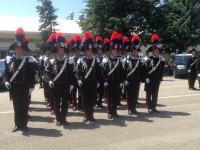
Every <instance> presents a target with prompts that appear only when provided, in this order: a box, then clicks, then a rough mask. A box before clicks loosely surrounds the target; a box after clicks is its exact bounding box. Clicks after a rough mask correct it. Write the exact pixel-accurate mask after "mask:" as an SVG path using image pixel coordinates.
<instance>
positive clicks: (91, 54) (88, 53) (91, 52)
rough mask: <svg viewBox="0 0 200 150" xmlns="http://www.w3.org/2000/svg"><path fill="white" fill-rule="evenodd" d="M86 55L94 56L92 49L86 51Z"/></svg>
mask: <svg viewBox="0 0 200 150" xmlns="http://www.w3.org/2000/svg"><path fill="white" fill-rule="evenodd" d="M86 56H87V57H89V58H90V57H92V56H93V51H92V50H91V49H88V50H87V51H86Z"/></svg>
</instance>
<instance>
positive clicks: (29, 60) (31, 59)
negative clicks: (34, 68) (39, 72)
mask: <svg viewBox="0 0 200 150" xmlns="http://www.w3.org/2000/svg"><path fill="white" fill-rule="evenodd" d="M27 58H28V62H32V63H33V62H36V63H37V60H36V59H35V58H34V57H33V56H27Z"/></svg>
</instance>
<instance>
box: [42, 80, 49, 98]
mask: <svg viewBox="0 0 200 150" xmlns="http://www.w3.org/2000/svg"><path fill="white" fill-rule="evenodd" d="M43 88H44V97H45V99H47V100H48V93H49V85H48V83H47V82H46V81H43Z"/></svg>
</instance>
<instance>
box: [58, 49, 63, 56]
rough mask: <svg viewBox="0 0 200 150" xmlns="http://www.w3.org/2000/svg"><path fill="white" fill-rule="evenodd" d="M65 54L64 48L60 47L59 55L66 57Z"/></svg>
mask: <svg viewBox="0 0 200 150" xmlns="http://www.w3.org/2000/svg"><path fill="white" fill-rule="evenodd" d="M64 55H65V51H64V48H59V49H58V56H59V57H64Z"/></svg>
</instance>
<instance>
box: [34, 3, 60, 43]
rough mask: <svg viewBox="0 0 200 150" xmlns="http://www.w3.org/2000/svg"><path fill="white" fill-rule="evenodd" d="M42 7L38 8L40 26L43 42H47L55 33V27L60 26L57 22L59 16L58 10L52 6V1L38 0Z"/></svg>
mask: <svg viewBox="0 0 200 150" xmlns="http://www.w3.org/2000/svg"><path fill="white" fill-rule="evenodd" d="M38 2H40V3H41V5H38V6H36V11H37V12H38V13H39V17H40V20H39V22H40V26H39V31H41V33H40V34H41V37H42V41H43V42H46V41H47V39H48V37H49V35H50V34H51V33H52V32H55V31H56V30H55V27H56V26H57V25H58V22H57V21H56V19H57V17H58V16H57V15H56V14H55V13H56V11H57V9H55V8H54V7H53V5H52V1H51V0H38Z"/></svg>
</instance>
